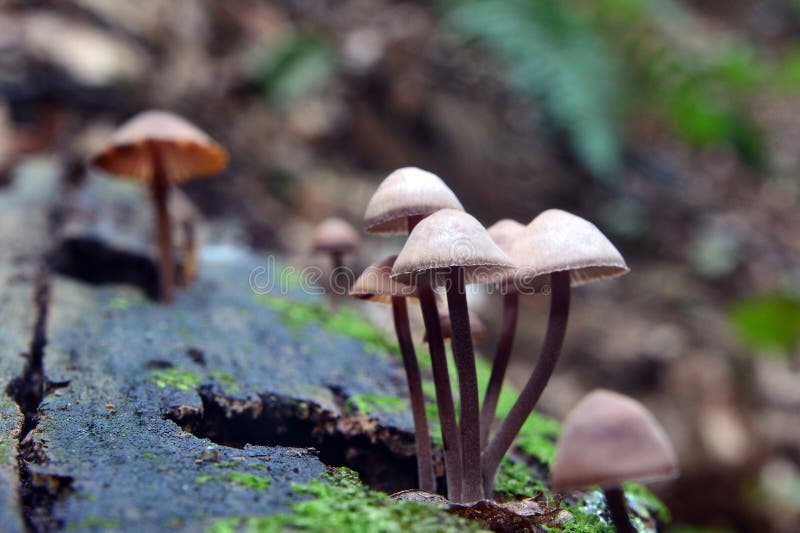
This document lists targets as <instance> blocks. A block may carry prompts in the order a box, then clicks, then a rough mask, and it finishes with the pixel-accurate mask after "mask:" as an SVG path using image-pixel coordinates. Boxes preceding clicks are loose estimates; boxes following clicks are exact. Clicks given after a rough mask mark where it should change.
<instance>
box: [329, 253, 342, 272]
mask: <svg viewBox="0 0 800 533" xmlns="http://www.w3.org/2000/svg"><path fill="white" fill-rule="evenodd" d="M331 262H332V263H333V271H334V272H336V271H338V270H340V269H342V268H344V254H343V253H342V252H332V253H331Z"/></svg>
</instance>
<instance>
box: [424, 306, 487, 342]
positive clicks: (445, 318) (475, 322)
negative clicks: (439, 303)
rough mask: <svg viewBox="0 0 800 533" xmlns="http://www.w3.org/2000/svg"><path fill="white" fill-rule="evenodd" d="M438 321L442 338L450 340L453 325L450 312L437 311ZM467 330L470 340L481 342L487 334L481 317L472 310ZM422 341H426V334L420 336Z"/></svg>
mask: <svg viewBox="0 0 800 533" xmlns="http://www.w3.org/2000/svg"><path fill="white" fill-rule="evenodd" d="M439 322H440V323H441V325H442V338H443V339H444V340H450V339H452V338H453V327H452V325H451V324H450V313H448V312H445V310H440V311H439ZM469 330H470V334H471V335H472V342H481V341H482V340H484V339H485V338H486V337H487V336H488V335H489V330H488V329H487V328H486V324H484V323H483V321H482V320H481V318H480V317H479V316H478V315H477V314H476V313H473V312H472V311H470V312H469ZM422 342H428V335H427V334H425V336H424V337H423V338H422Z"/></svg>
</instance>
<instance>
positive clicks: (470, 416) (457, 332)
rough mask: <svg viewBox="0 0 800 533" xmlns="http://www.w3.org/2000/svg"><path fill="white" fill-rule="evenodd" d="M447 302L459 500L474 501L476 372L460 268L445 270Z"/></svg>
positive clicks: (479, 488)
mask: <svg viewBox="0 0 800 533" xmlns="http://www.w3.org/2000/svg"><path fill="white" fill-rule="evenodd" d="M447 305H448V308H449V311H450V326H451V328H452V330H453V335H452V339H451V341H452V343H453V358H454V359H455V362H456V371H457V372H458V392H459V399H460V405H461V418H460V423H461V467H462V469H463V470H462V475H463V478H462V483H461V500H462V501H463V502H474V501H478V500H480V499H482V498H483V485H482V484H481V435H480V416H479V405H478V402H479V400H478V373H477V371H476V370H475V352H474V350H473V347H472V332H471V330H470V327H469V311H468V309H467V293H466V290H465V286H464V269H463V268H461V267H457V268H454V269H452V270H451V271H450V272H449V273H448V279H447Z"/></svg>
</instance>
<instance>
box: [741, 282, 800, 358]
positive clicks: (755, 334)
mask: <svg viewBox="0 0 800 533" xmlns="http://www.w3.org/2000/svg"><path fill="white" fill-rule="evenodd" d="M730 321H731V324H732V326H733V328H734V329H735V330H736V332H737V334H738V335H739V337H740V338H741V340H742V341H743V342H744V343H745V345H746V346H747V347H748V348H750V349H751V350H754V351H756V352H759V353H762V352H765V353H779V354H784V355H787V356H789V355H791V354H792V353H793V352H794V351H795V350H797V348H798V346H800V298H798V297H797V296H790V295H783V294H773V295H769V296H761V297H757V298H752V299H748V300H744V301H741V302H739V303H737V304H736V305H735V306H734V308H733V309H732V311H731V313H730Z"/></svg>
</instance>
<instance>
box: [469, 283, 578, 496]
mask: <svg viewBox="0 0 800 533" xmlns="http://www.w3.org/2000/svg"><path fill="white" fill-rule="evenodd" d="M550 281H551V284H552V291H553V292H552V296H551V297H550V317H549V319H548V322H547V334H546V335H545V337H544V343H543V344H542V351H541V353H540V354H539V360H538V361H537V362H536V367H535V368H534V369H533V373H531V377H530V378H528V383H526V384H525V388H523V389H522V392H520V394H519V397H518V398H517V401H516V403H514V406H513V407H512V408H511V411H510V412H509V413H508V416H507V417H506V419H505V420H504V421H503V423H502V424H501V425H500V428H499V429H498V430H497V434H496V435H495V436H494V438H493V439H492V440H491V441H489V445H488V446H487V447H486V450H485V451H484V452H483V486H484V490H485V491H486V494H491V492H492V489H493V487H494V477H495V475H496V474H497V468H498V467H499V466H500V461H502V460H503V456H505V454H506V452H508V449H509V448H510V447H511V443H513V442H514V438H516V436H517V434H519V430H520V429H521V428H522V425H523V424H524V423H525V421H526V420H527V419H528V416H529V415H530V414H531V412H532V411H533V408H534V407H535V406H536V402H537V401H538V400H539V396H541V395H542V391H544V388H545V386H546V385H547V381H548V380H549V379H550V376H551V375H552V374H553V370H554V369H555V367H556V363H557V362H558V356H559V354H560V353H561V346H562V344H563V343H564V333H565V332H566V330H567V317H568V316H569V297H570V288H569V271H562V272H553V273H552V274H550Z"/></svg>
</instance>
